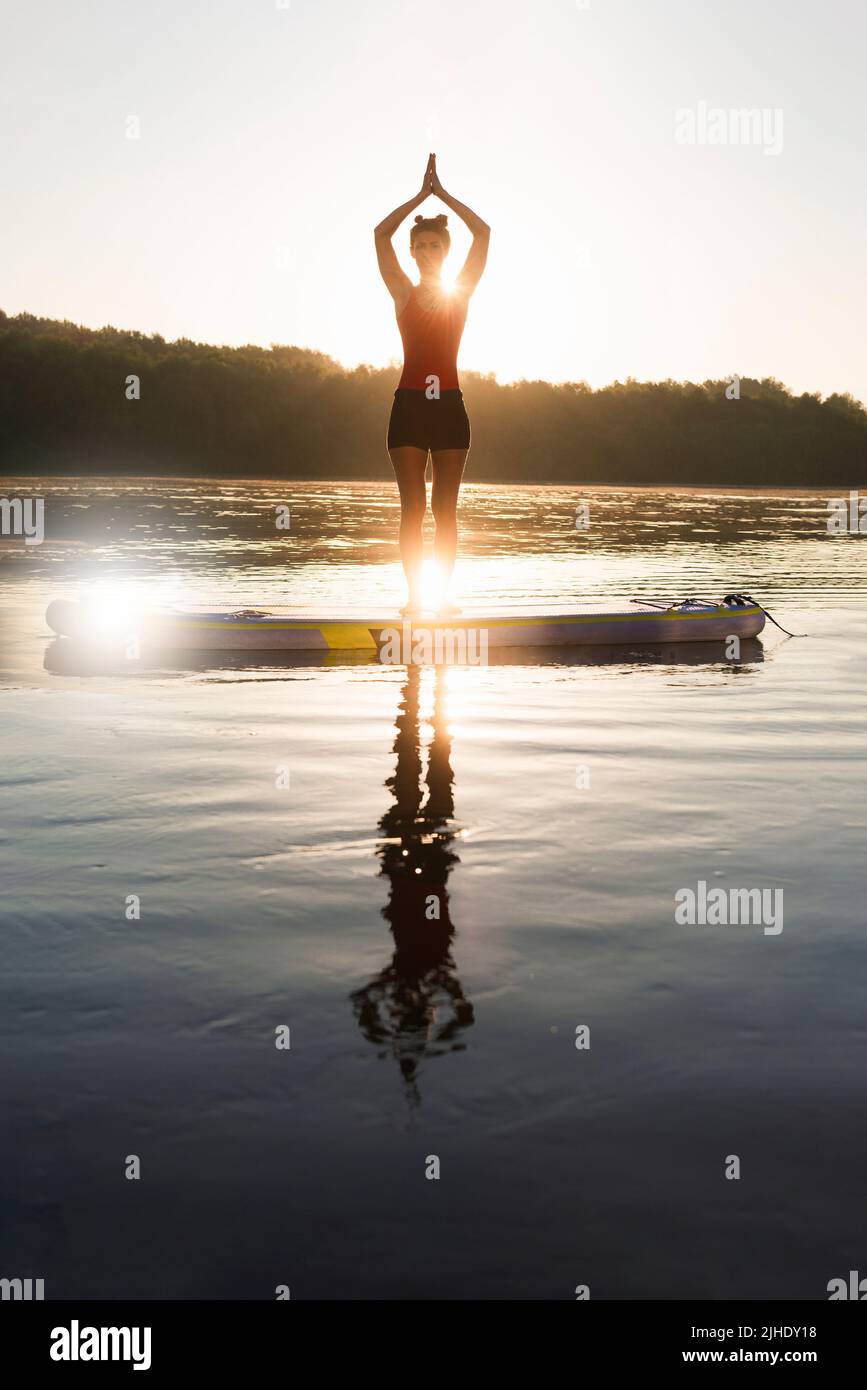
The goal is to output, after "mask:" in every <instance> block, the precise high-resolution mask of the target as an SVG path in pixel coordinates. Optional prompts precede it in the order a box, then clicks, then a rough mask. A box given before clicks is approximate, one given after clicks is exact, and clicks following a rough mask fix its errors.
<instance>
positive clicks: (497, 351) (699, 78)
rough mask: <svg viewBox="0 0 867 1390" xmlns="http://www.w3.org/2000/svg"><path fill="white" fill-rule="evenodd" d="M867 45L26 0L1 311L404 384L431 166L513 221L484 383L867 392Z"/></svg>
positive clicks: (721, 13)
mask: <svg viewBox="0 0 867 1390" xmlns="http://www.w3.org/2000/svg"><path fill="white" fill-rule="evenodd" d="M865 52H867V5H865V4H864V0H822V3H821V4H817V3H815V0H727V3H726V4H725V5H719V4H715V3H712V0H656V3H654V0H589V6H588V5H586V4H585V0H578V3H576V0H434V2H433V3H431V4H419V3H417V0H290V2H289V3H288V4H285V5H281V0H276V3H275V0H146V3H142V0H136V2H135V3H133V2H132V0H38V2H37V3H32V4H27V3H21V0H19V3H13V0H2V31H0V115H2V137H0V187H2V190H3V205H4V213H3V216H2V218H0V307H2V308H3V309H5V310H6V312H7V313H17V312H19V311H22V310H26V311H29V312H31V313H35V314H40V315H45V316H47V317H51V318H68V319H72V320H74V321H76V322H79V323H83V324H87V325H90V326H91V327H99V326H101V325H103V324H106V323H112V324H114V325H115V326H117V327H121V328H134V329H139V330H141V331H143V332H146V333H153V332H158V333H161V334H163V335H164V337H166V338H167V339H172V338H177V337H187V338H194V339H197V340H200V341H205V342H216V343H229V344H241V343H247V342H252V343H261V344H264V345H267V344H269V343H272V342H280V343H294V344H299V345H302V346H307V347H314V348H319V349H321V350H322V351H324V352H327V353H329V354H330V355H332V356H334V357H336V358H338V359H339V360H341V361H343V362H345V363H347V364H350V365H352V364H355V363H357V362H370V363H372V364H374V365H377V366H381V365H385V364H386V363H388V362H389V361H393V360H396V359H397V356H398V350H399V340H398V335H397V330H396V326H395V324H394V319H393V312H392V309H391V302H390V300H389V299H388V296H387V293H386V290H385V288H384V286H383V285H382V283H381V281H380V280H379V277H378V273H377V270H376V263H375V258H374V250H373V236H372V229H373V227H374V225H375V223H376V222H378V221H379V220H380V218H381V217H383V216H384V215H385V214H386V213H387V212H389V211H390V210H391V209H392V208H393V207H394V206H396V205H397V204H398V203H400V202H403V201H404V200H405V199H407V198H409V197H410V196H411V195H412V194H413V193H415V191H416V190H417V188H418V187H419V185H420V183H421V178H422V174H423V171H424V166H425V161H426V157H427V153H428V150H430V149H434V150H436V152H437V158H438V167H439V172H440V176H441V178H442V180H443V183H444V185H445V187H446V188H447V189H448V190H449V191H450V192H452V193H453V194H455V196H456V197H458V198H460V199H461V200H462V201H464V202H466V203H468V204H469V205H470V206H471V207H473V208H474V209H475V210H476V211H478V212H479V213H480V214H481V215H482V216H483V217H484V218H485V219H486V220H487V221H488V222H489V223H490V224H491V226H492V228H493V233H492V239H491V254H490V260H489V265H488V270H487V272H486V275H485V278H484V280H483V281H482V284H481V286H480V288H479V290H478V291H477V293H476V296H475V298H474V300H473V303H472V305H471V308H470V317H469V322H468V326H467V331H466V334H465V338H464V346H463V349H462V353H461V359H460V361H461V366H462V367H465V368H474V369H476V370H479V371H489V372H495V373H496V374H497V376H498V377H499V378H500V380H511V379H515V378H517V377H522V376H526V377H542V378H548V379H550V380H569V379H571V380H581V379H585V380H587V381H589V382H590V383H591V384H592V385H602V384H604V383H606V382H608V381H611V380H613V379H615V378H620V379H623V378H624V377H626V376H630V375H631V376H634V377H637V378H639V379H659V378H665V377H674V378H678V379H691V380H697V381H701V380H703V379H705V378H707V377H722V376H726V375H728V374H730V373H732V372H739V373H740V374H741V375H750V376H776V377H778V378H779V379H780V380H782V381H784V382H786V383H787V384H788V385H789V386H790V387H792V389H793V390H796V391H802V390H820V391H822V392H823V393H829V392H831V391H834V390H839V391H846V390H848V391H851V392H852V393H853V394H854V395H856V396H857V397H858V398H859V399H861V400H864V401H867V358H865V349H864V343H865V331H864V325H865V323H867V288H865V286H867V275H865V254H867V180H865V169H867V83H865V81H864V54H865ZM700 103H704V108H705V116H704V118H703V119H704V126H703V129H704V131H705V135H706V136H707V135H708V134H710V135H711V136H713V135H716V136H719V134H720V131H722V132H723V133H724V134H727V136H728V143H720V142H719V140H718V141H717V143H714V144H711V143H707V141H706V140H705V143H693V144H684V143H679V142H678V140H677V139H676V128H677V124H678V121H680V125H681V129H682V130H686V128H687V127H686V125H685V122H686V120H687V118H684V117H680V118H678V117H677V116H676V113H677V112H678V111H683V110H689V111H691V112H692V113H693V114H694V118H695V125H696V134H697V136H700V135H701V133H702V128H701V119H700V114H699V113H700ZM753 107H755V108H758V109H760V110H764V111H766V115H765V117H764V119H765V120H766V121H767V122H768V125H767V127H766V137H762V138H763V139H764V140H765V144H766V145H767V146H768V147H772V148H775V147H778V146H779V145H780V143H781V149H780V152H779V153H776V154H773V153H772V154H766V153H765V152H764V147H763V144H762V143H758V144H756V143H753V144H745V143H733V142H732V137H734V136H737V135H738V133H739V130H740V126H739V125H738V124H737V123H736V124H735V125H734V126H733V127H732V126H729V124H728V116H727V114H726V116H725V117H724V118H720V117H714V116H713V114H712V113H713V110H714V109H715V108H717V109H721V110H722V111H723V112H725V113H728V112H729V111H730V110H732V109H735V110H736V109H738V108H753ZM778 110H780V111H781V112H782V126H780V125H779V121H780V117H779V116H775V115H774V113H775V112H776V111H778ZM129 117H137V118H138V120H139V121H140V128H141V134H140V138H139V139H137V140H133V139H128V138H127V128H128V127H127V121H128V118H129ZM721 121H722V124H720V122H721ZM780 135H782V140H781V141H780ZM425 209H426V210H427V209H429V210H430V212H431V213H434V212H437V211H439V210H440V205H439V204H438V203H437V202H436V200H434V199H430V200H429V201H428V203H427V204H426V205H425ZM449 221H450V225H452V226H454V221H455V219H454V216H453V215H450V218H449ZM407 242H408V231H407V229H406V228H402V229H401V231H400V232H398V234H397V237H396V245H397V247H398V250H399V254H400V255H401V258H402V260H403V261H404V264H405V265H406V266H407V269H412V262H411V261H410V260H409V257H408V253H407ZM467 245H468V237H467V235H466V233H465V232H464V231H463V229H462V230H461V231H460V232H458V234H457V235H455V236H454V241H453V248H452V258H453V260H454V261H457V262H459V261H460V260H462V259H463V254H464V253H465V251H466V247H467Z"/></svg>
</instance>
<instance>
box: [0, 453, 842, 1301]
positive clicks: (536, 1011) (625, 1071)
mask: <svg viewBox="0 0 867 1390" xmlns="http://www.w3.org/2000/svg"><path fill="white" fill-rule="evenodd" d="M4 491H5V495H7V496H17V495H41V496H44V497H45V498H46V499H47V539H46V541H45V543H44V544H43V545H42V546H34V547H31V548H28V549H27V550H26V552H25V550H24V547H23V545H22V543H21V542H20V541H7V542H3V543H2V545H0V577H2V582H3V600H4V601H3V607H2V626H3V641H2V645H0V700H2V704H0V708H2V714H3V719H2V729H3V756H2V779H0V780H2V815H0V845H2V857H3V873H2V885H3V911H2V921H3V961H4V969H3V972H2V977H0V978H2V985H0V988H2V1004H0V1030H2V1048H0V1069H2V1096H3V1099H2V1113H3V1124H2V1127H0V1172H2V1182H0V1208H2V1210H0V1276H4V1277H13V1276H16V1275H17V1276H21V1277H28V1276H30V1277H34V1278H38V1277H42V1278H44V1279H45V1280H46V1296H47V1297H48V1298H216V1299H219V1298H249V1299H271V1298H273V1297H274V1296H275V1293H274V1291H275V1288H276V1286H278V1285H288V1286H289V1288H290V1289H291V1296H292V1298H300V1299H305V1298H327V1299H348V1298H435V1299H438V1298H459V1299H490V1298H513V1299H539V1298H551V1299H572V1298H574V1297H575V1293H574V1291H575V1288H576V1286H577V1285H580V1284H586V1285H589V1288H590V1295H591V1297H592V1298H611V1299H625V1298H695V1297H697V1298H705V1299H726V1298H754V1299H770V1298H800V1299H823V1298H825V1297H827V1294H826V1285H827V1283H828V1280H829V1279H831V1278H834V1277H837V1276H846V1275H847V1273H848V1271H849V1270H850V1269H860V1271H861V1273H862V1274H864V1275H867V1204H865V1202H864V1173H865V1171H867V1106H865V1074H867V1072H865V1062H867V943H865V913H864V902H865V888H867V873H865V853H864V845H865V828H867V802H865V796H864V776H865V754H867V739H865V700H864V691H865V677H867V656H865V636H867V606H865V589H867V584H865V577H864V557H865V554H867V552H865V551H864V550H863V548H862V539H863V538H859V537H857V536H847V537H843V538H832V537H830V536H829V535H828V534H827V531H826V519H827V510H826V499H825V497H824V496H823V495H812V494H808V493H804V492H792V493H773V494H761V493H744V492H726V491H720V492H703V493H700V494H688V493H685V492H679V491H672V490H659V491H656V490H653V491H636V490H626V489H609V490H605V489H590V490H581V489H575V490H570V489H565V488H538V489H534V488H531V487H508V488H493V487H486V486H484V487H482V486H479V487H473V486H468V487H467V489H466V493H465V500H464V505H463V512H462V522H463V528H464V530H463V544H464V552H465V558H464V559H463V561H462V562H461V566H460V570H459V574H458V585H457V589H458V596H459V597H460V598H464V599H466V598H468V597H469V596H472V597H473V599H474V601H478V602H479V603H480V604H482V605H484V604H485V603H488V604H491V603H494V602H495V603H497V604H500V603H506V602H515V603H521V604H527V605H535V604H539V605H540V606H541V605H543V604H546V605H547V604H552V603H556V604H558V605H561V606H563V607H566V606H568V603H569V601H572V600H580V599H584V598H591V599H595V598H606V599H607V598H611V599H622V598H628V597H631V596H647V597H657V596H658V597H662V598H670V597H677V598H679V597H686V596H688V595H690V594H697V595H702V596H704V595H707V596H710V597H716V596H719V595H721V594H723V593H726V592H729V591H731V590H733V589H734V590H738V589H740V590H746V591H747V592H750V593H753V594H755V595H756V596H757V597H758V598H760V599H761V600H762V601H763V602H764V603H765V604H766V605H768V606H769V607H770V609H771V610H772V611H773V613H774V614H775V616H777V617H778V618H779V620H780V621H781V622H782V623H783V624H784V626H786V627H788V628H790V629H792V630H793V631H795V632H797V633H808V634H809V636H808V637H806V638H800V639H797V640H793V639H788V638H786V637H785V636H784V635H783V634H782V633H781V632H779V631H778V630H777V629H776V628H774V627H773V626H771V625H769V626H768V627H767V628H766V629H765V632H764V633H763V635H762V638H761V639H760V640H759V641H758V642H756V643H754V644H750V650H749V651H746V650H745V651H744V653H743V658H744V659H743V660H742V661H741V662H739V663H735V662H731V661H727V660H726V659H725V657H724V655H723V653H722V651H717V650H716V649H710V650H707V649H705V648H701V649H699V650H696V651H691V649H690V648H689V646H686V647H681V648H668V649H665V650H660V651H654V650H652V649H650V650H648V651H645V652H643V653H642V652H635V653H631V654H629V653H627V654H622V653H610V652H609V653H605V652H596V653H591V654H590V655H589V656H588V655H587V654H586V653H585V654H584V655H583V656H582V657H581V658H580V659H576V658H571V659H570V658H569V656H568V653H567V654H564V653H563V652H560V653H559V654H558V653H554V654H552V655H547V656H546V655H544V654H543V656H542V657H541V658H540V657H539V655H538V654H537V655H536V656H532V655H531V656H529V657H527V659H525V660H520V661H518V660H517V659H516V660H514V661H511V660H510V661H506V662H501V663H498V664H496V665H491V666H489V667H485V668H453V669H451V670H447V671H445V670H435V669H433V668H421V669H418V668H416V669H410V670H407V668H394V667H383V666H381V665H379V664H378V663H377V662H376V661H364V660H359V659H352V658H349V659H347V658H342V657H340V656H332V657H331V658H330V659H329V662H328V663H327V664H322V665H318V666H317V665H308V666H297V665H296V666H292V665H288V664H284V663H281V662H280V661H279V660H269V659H262V660H260V661H258V662H253V661H250V660H249V659H243V660H242V659H240V658H238V659H235V660H234V662H232V661H230V660H227V659H220V658H219V657H215V658H213V659H210V658H208V657H206V656H199V657H198V658H196V660H195V661H194V662H190V661H189V660H187V661H186V662H185V660H184V658H183V657H178V658H177V660H176V661H173V663H172V664H171V666H166V665H162V666H145V665H142V664H139V665H136V664H135V663H129V662H127V663H125V664H121V666H119V667H117V668H113V667H112V666H111V665H110V664H108V663H106V664H105V665H104V666H103V667H100V665H99V663H98V662H97V663H91V664H90V665H88V663H87V662H83V661H82V660H80V659H79V657H77V656H76V654H75V652H74V651H73V652H72V653H71V654H70V650H69V649H67V648H65V647H64V646H63V644H60V643H57V642H52V641H50V639H49V635H48V633H47V630H46V628H45V625H44V622H43V620H42V614H43V612H44V609H45V606H46V603H47V602H48V600H49V599H50V598H52V597H57V596H64V595H65V596H70V597H73V596H75V595H76V594H78V593H79V592H83V591H91V590H92V589H93V588H94V586H103V587H104V588H105V589H107V590H108V591H110V592H112V593H114V594H122V593H133V594H135V595H140V594H141V593H146V594H147V595H149V596H150V597H151V598H152V599H153V600H154V601H164V600H177V599H182V598H183V599H188V600H197V601H198V600H202V599H208V598H213V599H216V600H218V601H219V602H223V603H239V604H240V603H242V602H256V603H259V604H274V603H279V602H287V603H294V604H301V605H305V606H310V607H314V608H315V607H319V608H322V607H328V608H331V609H335V608H336V609H340V608H344V607H345V608H350V607H351V608H352V609H357V608H359V607H364V606H368V607H372V608H374V609H377V610H382V608H383V607H387V606H389V605H396V604H397V602H398V601H399V598H400V596H401V584H400V571H399V567H398V565H397V555H396V547H395V543H394V532H395V526H396V521H397V515H398V512H397V499H396V496H395V493H394V491H393V489H391V488H389V487H388V486H386V485H382V484H370V485H367V484H358V485H353V484H345V483H341V484H331V485H326V484H321V483H296V482H292V483H285V484H278V483H274V482H267V483H250V482H224V481H213V482H193V481H189V482H188V481H181V482H177V481H174V482H166V481H160V482H144V481H136V480H126V481H120V482H119V481H116V480H114V481H110V480H106V479H96V478H94V479H85V480H76V481H73V480H63V479H53V480H50V481H48V482H42V483H38V482H35V481H32V480H31V481H28V480H25V479H7V480H5V482H4ZM583 502H588V503H589V505H590V517H591V526H590V529H589V530H588V531H584V532H582V531H576V529H575V526H574V515H575V508H576V506H578V505H579V504H581V503H583ZM280 504H287V505H289V506H290V507H291V514H292V527H291V530H290V532H288V533H286V532H278V531H277V530H276V529H275V525H274V515H275V513H274V509H275V507H276V506H278V505H280ZM278 769H284V772H283V773H282V774H281V773H279V772H278ZM278 780H279V781H280V782H281V783H285V782H288V785H281V786H280V787H278V786H277V785H276V783H277V781H278ZM700 881H704V882H706V883H707V884H708V885H709V886H710V887H717V886H720V887H723V888H726V889H729V888H765V889H769V890H774V889H779V890H782V891H783V895H784V927H783V930H782V931H781V932H779V933H777V934H769V933H767V932H765V931H764V930H763V929H762V927H761V926H760V925H751V926H716V925H715V926H685V925H679V924H678V923H676V921H675V912H674V909H675V894H676V893H677V891H678V890H679V889H681V888H684V887H690V886H691V887H693V888H695V887H696V885H697V884H698V883H699V882H700ZM132 894H135V895H138V897H139V898H140V901H141V917H140V920H138V921H136V920H132V921H130V920H127V918H126V903H127V899H128V897H129V895H132ZM431 895H434V896H436V897H438V898H439V899H440V901H441V903H442V913H441V917H440V920H428V918H427V916H426V904H427V903H428V902H429V899H430V897H431ZM580 1025H587V1026H589V1029H590V1046H589V1049H588V1048H584V1049H580V1050H579V1049H578V1048H576V1045H575V1044H576V1028H578V1027H579V1026H580ZM281 1026H285V1027H287V1028H288V1029H289V1030H290V1037H291V1047H289V1048H288V1049H283V1050H278V1049H277V1048H276V1047H275V1036H276V1034H275V1030H276V1029H278V1028H280V1027H281ZM129 1155H137V1156H138V1157H139V1159H140V1164H141V1177H140V1180H139V1181H129V1180H127V1179H126V1177H125V1165H126V1162H127V1157H128V1156H129ZM433 1155H435V1156H437V1158H438V1159H439V1164H440V1178H439V1180H438V1181H431V1180H428V1179H427V1178H426V1176H425V1173H426V1166H427V1165H428V1161H429V1156H433ZM732 1155H735V1156H737V1157H738V1159H739V1160H740V1178H739V1180H727V1178H726V1176H725V1174H726V1166H727V1163H730V1159H729V1156H732Z"/></svg>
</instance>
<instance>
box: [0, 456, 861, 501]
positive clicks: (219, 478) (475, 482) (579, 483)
mask: <svg viewBox="0 0 867 1390" xmlns="http://www.w3.org/2000/svg"><path fill="white" fill-rule="evenodd" d="M864 473H865V477H864V480H863V482H862V483H861V487H862V488H863V489H864V491H865V493H867V463H865V469H864ZM0 478H2V480H3V484H4V487H5V485H6V484H7V483H15V482H30V481H32V480H33V479H34V478H39V479H40V481H41V480H43V479H44V480H52V481H57V482H67V483H74V482H101V483H112V482H114V483H207V482H221V483H238V484H243V485H244V486H247V487H255V486H256V485H259V484H262V485H265V484H268V485H271V484H274V483H314V484H318V485H321V484H323V483H326V484H328V483H338V484H341V485H343V486H345V485H346V484H347V483H352V484H353V485H354V486H359V485H360V486H364V487H382V486H383V484H385V485H388V484H389V483H391V482H393V481H394V480H393V479H389V478H387V477H386V478H361V477H349V478H347V477H327V478H326V477H318V476H315V475H309V476H303V477H302V476H301V475H298V476H296V475H295V474H283V475H277V474H272V475H262V476H257V477H252V476H250V475H248V474H245V473H237V474H229V473H225V474H223V473H55V472H53V471H51V472H48V471H44V470H43V471H41V472H40V471H33V472H22V473H19V472H15V473H6V472H4V471H2V470H0ZM850 486H851V487H852V488H857V487H858V484H857V483H852V484H842V483H833V484H831V483H828V484H819V483H799V484H787V483H779V484H777V483H712V482H702V483H684V482H670V483H636V482H629V481H626V482H620V483H611V482H609V483H595V482H590V481H588V480H586V479H584V480H581V479H576V480H574V481H572V480H569V479H564V478H532V479H530V478H528V479H525V480H523V481H522V480H521V479H517V478H508V479H505V480H500V479H497V478H473V477H472V476H471V469H470V467H469V465H468V466H467V475H466V476H465V479H464V483H463V487H464V488H468V487H491V488H525V487H550V488H566V487H568V488H581V487H584V488H587V489H588V490H591V491H593V492H606V491H607V492H623V491H630V492H692V493H714V494H721V493H722V494H738V493H773V494H774V495H780V496H784V495H786V494H791V495H793V496H801V495H808V496H809V495H814V494H816V493H821V492H824V491H826V490H827V488H835V489H836V490H837V491H839V489H840V488H841V487H850ZM2 491H3V489H2V488H0V493H2Z"/></svg>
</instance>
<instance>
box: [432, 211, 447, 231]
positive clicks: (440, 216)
mask: <svg viewBox="0 0 867 1390" xmlns="http://www.w3.org/2000/svg"><path fill="white" fill-rule="evenodd" d="M448 220H449V219H448V218H447V216H446V214H445V213H444V212H440V213H437V215H436V217H435V218H434V222H439V223H440V224H441V226H443V227H444V226H445V225H446V223H447V222H448Z"/></svg>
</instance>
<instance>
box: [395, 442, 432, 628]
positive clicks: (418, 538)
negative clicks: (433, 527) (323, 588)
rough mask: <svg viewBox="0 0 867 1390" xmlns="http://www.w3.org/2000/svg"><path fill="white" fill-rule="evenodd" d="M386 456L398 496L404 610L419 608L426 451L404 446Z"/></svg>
mask: <svg viewBox="0 0 867 1390" xmlns="http://www.w3.org/2000/svg"><path fill="white" fill-rule="evenodd" d="M389 456H390V458H391V461H392V463H393V464H394V472H395V477H396V478H397V486H398V490H399V492H400V558H401V562H402V564H403V572H404V574H405V575H406V583H407V589H408V591H409V597H408V600H407V606H408V607H409V608H414V607H418V606H420V604H421V566H422V559H423V557H424V542H423V540H422V531H421V528H422V526H423V524H424V514H425V512H426V511H427V488H426V486H425V480H424V475H425V470H426V468H427V450H426V449H414V448H412V447H410V446H409V445H405V446H404V447H402V448H400V449H390V450H389Z"/></svg>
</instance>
